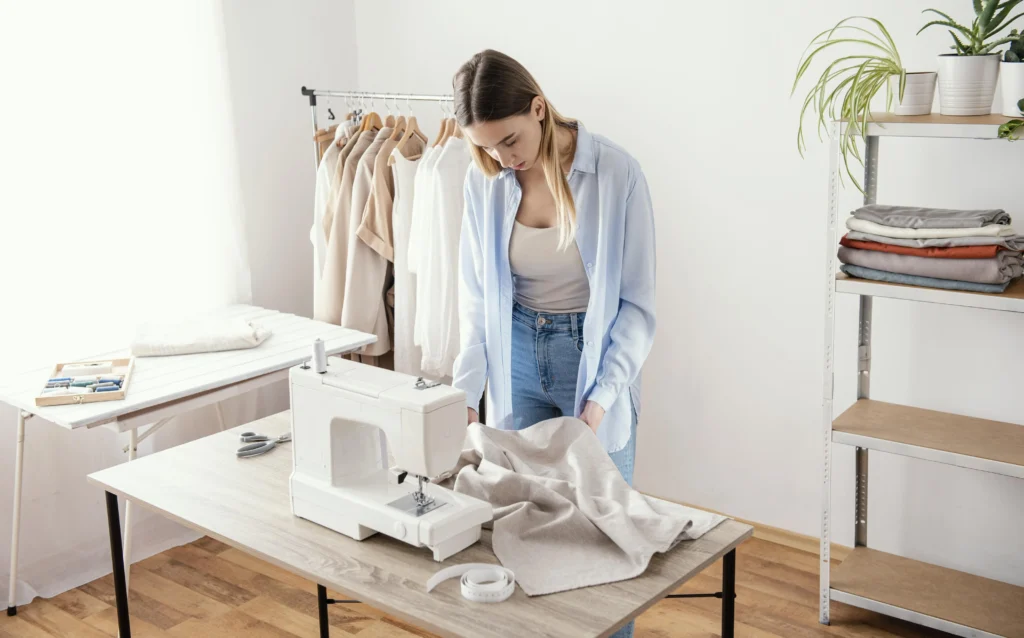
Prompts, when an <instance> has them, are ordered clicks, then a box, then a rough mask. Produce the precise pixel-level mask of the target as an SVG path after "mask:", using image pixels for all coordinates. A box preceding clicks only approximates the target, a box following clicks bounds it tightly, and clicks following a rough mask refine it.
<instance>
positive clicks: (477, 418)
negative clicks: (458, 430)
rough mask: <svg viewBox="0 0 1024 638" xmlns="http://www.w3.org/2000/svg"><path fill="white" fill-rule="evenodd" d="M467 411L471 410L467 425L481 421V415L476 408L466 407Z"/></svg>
mask: <svg viewBox="0 0 1024 638" xmlns="http://www.w3.org/2000/svg"><path fill="white" fill-rule="evenodd" d="M466 411H467V412H469V415H468V416H469V419H468V420H467V421H466V425H473V424H474V423H478V422H479V421H480V415H479V414H477V413H476V410H474V409H473V408H466Z"/></svg>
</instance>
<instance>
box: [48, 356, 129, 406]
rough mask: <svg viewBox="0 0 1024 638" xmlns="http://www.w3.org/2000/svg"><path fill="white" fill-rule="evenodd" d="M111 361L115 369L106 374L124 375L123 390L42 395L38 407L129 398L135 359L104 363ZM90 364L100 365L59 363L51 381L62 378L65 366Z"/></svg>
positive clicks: (113, 360)
mask: <svg viewBox="0 0 1024 638" xmlns="http://www.w3.org/2000/svg"><path fill="white" fill-rule="evenodd" d="M106 361H110V363H111V364H113V367H112V369H111V371H110V372H109V373H105V374H112V375H114V374H123V375H124V381H123V382H122V383H121V389H120V390H117V391H115V392H90V393H88V394H60V395H50V394H40V395H39V396H37V397H36V405H37V406H41V407H42V406H51V405H72V404H77V403H96V402H99V401H121V400H123V399H124V398H125V397H126V396H128V384H129V383H131V380H132V370H133V369H135V357H128V358H127V359H105V360H104V362H106ZM90 363H100V362H98V361H68V362H65V363H58V364H57V365H56V366H55V367H54V368H53V373H52V374H51V375H50V378H51V379H55V378H57V377H59V376H61V371H62V370H63V369H64V367H65V366H77V365H86V364H90Z"/></svg>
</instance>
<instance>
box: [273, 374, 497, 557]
mask: <svg viewBox="0 0 1024 638" xmlns="http://www.w3.org/2000/svg"><path fill="white" fill-rule="evenodd" d="M289 377H290V390H291V408H292V410H291V417H292V436H293V442H292V455H293V461H294V465H293V470H292V475H291V480H290V484H291V485H290V487H291V490H290V492H291V501H292V512H293V513H294V514H295V515H296V516H300V517H302V518H305V519H307V520H310V521H313V522H315V523H318V524H320V525H324V526H325V527H328V528H330V529H333V530H335V531H337V532H340V533H342V534H345V535H346V536H350V537H352V538H354V539H357V540H363V539H365V538H367V537H369V536H372V535H373V534H375V533H377V532H380V533H382V534H386V535H388V536H391V537H393V538H396V539H398V540H401V541H404V542H406V543H409V544H410V545H413V546H416V547H423V546H425V547H429V548H430V549H431V550H432V551H433V555H434V559H435V560H438V561H442V560H444V559H446V558H448V557H449V556H451V555H452V554H455V553H456V552H459V551H461V550H463V549H465V548H466V547H469V546H470V545H472V544H473V543H475V542H476V541H477V540H479V538H480V526H481V525H482V524H483V523H486V522H488V521H490V520H491V518H492V510H491V506H490V505H489V504H488V503H485V502H483V501H481V500H479V499H475V498H472V497H470V496H465V495H463V494H458V493H456V492H453V491H451V490H448V489H446V488H443V487H440V486H438V485H434V484H433V483H430V482H427V481H425V480H419V479H420V477H423V479H430V478H434V477H438V476H440V475H442V474H444V473H445V472H447V471H449V470H451V469H452V468H453V467H454V466H455V463H456V462H457V460H458V457H459V454H460V453H461V451H462V445H463V441H464V438H465V431H466V402H465V395H464V393H462V392H461V391H459V390H456V389H455V388H452V387H450V386H445V385H438V386H434V387H429V388H417V386H416V378H415V377H412V376H409V375H405V374H401V373H398V372H392V371H390V370H384V369H381V368H375V367H371V366H367V365H363V364H360V363H355V362H352V361H348V360H344V359H338V358H334V359H331V360H330V363H329V365H328V367H327V372H326V373H324V374H318V373H317V372H316V371H315V370H313V369H312V368H303V367H301V366H300V367H296V368H292V370H291V372H290V375H289ZM420 385H422V384H420ZM388 451H390V452H391V453H392V455H393V456H394V467H393V468H390V469H389V463H388ZM403 472H404V473H407V474H405V475H404V476H405V480H404V481H402V480H401V478H402V477H403ZM400 481H401V482H400Z"/></svg>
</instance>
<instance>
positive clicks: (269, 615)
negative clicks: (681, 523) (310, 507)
mask: <svg viewBox="0 0 1024 638" xmlns="http://www.w3.org/2000/svg"><path fill="white" fill-rule="evenodd" d="M721 569H722V568H721V562H719V563H717V564H715V565H712V566H711V567H709V568H708V569H707V570H706V571H705V572H704V573H702V574H701V575H699V576H698V577H697V578H695V579H693V580H692V581H691V582H690V583H688V584H687V585H686V586H685V587H683V588H682V589H680V590H679V592H680V593H698V592H714V591H718V590H719V589H720V587H721V573H722V572H721ZM736 580H737V595H738V598H737V601H736V622H737V625H736V635H737V636H742V637H747V636H750V637H755V638H766V637H769V636H780V637H785V638H802V637H805V636H908V637H910V636H912V637H918V636H930V637H932V636H945V635H946V634H943V633H941V632H936V631H932V630H928V629H923V628H920V627H917V626H916V625H911V624H909V623H905V622H902V621H898V620H893V619H890V618H887V617H885V616H880V615H878V614H874V613H871V612H867V611H863V610H860V609H856V608H853V607H847V606H846V605H841V604H837V603H833V604H832V625H831V626H830V627H823V626H821V625H819V624H818V607H817V599H818V557H817V555H815V554H811V553H808V552H804V551H800V550H797V549H792V548H789V547H784V546H782V545H777V544H775V543H771V542H768V541H765V540H760V539H756V538H755V539H752V540H750V541H748V542H747V543H745V544H744V545H742V546H741V547H740V549H739V551H738V557H737V578H736ZM329 595H333V596H335V597H343V596H342V595H340V594H336V593H329ZM130 609H131V614H132V635H133V636H140V637H142V638H148V637H163V638H166V637H169V636H173V637H176V638H186V637H189V638H191V637H193V636H223V637H225V638H231V637H233V636H239V637H244V638H264V637H275V638H293V637H295V636H317V635H318V630H317V620H316V618H317V611H316V586H315V585H314V584H313V583H310V582H308V581H306V580H304V579H302V578H299V577H297V576H293V575H292V574H289V573H288V572H285V571H283V570H281V569H279V568H277V567H274V566H272V565H269V564H267V563H264V562H262V561H259V560H257V559H255V558H251V557H250V556H248V555H247V554H244V553H242V552H239V551H238V550H235V549H231V548H229V547H227V546H226V545H223V544H221V543H219V542H217V541H215V540H212V539H209V538H204V539H201V540H198V541H196V542H195V543H192V544H191V545H186V546H184V547H177V548H174V549H171V550H168V551H166V552H164V553H163V554H159V555H157V556H154V557H152V558H149V559H147V560H144V561H142V562H139V563H136V564H135V565H133V566H132V576H131V598H130ZM329 609H330V617H331V627H332V628H331V636H332V637H335V638H347V637H349V636H359V638H412V637H414V636H431V634H429V633H427V632H424V631H421V630H419V629H417V628H415V627H411V626H409V625H407V624H406V623H403V622H401V621H398V620H395V619H392V618H389V617H388V616H386V615H384V614H382V613H380V612H378V611H376V610H374V609H372V608H370V607H368V606H366V605H360V604H354V605H332V606H331V607H330V608H329ZM720 611H721V602H720V601H718V600H716V599H687V600H679V599H676V600H665V601H662V602H660V603H658V604H657V605H655V606H654V607H652V608H651V609H649V610H648V611H647V612H646V613H644V614H643V615H642V616H640V617H639V618H638V619H637V624H636V636H637V637H638V638H662V637H669V636H671V637H676V636H680V637H710V636H718V635H719V632H720V627H721V625H720V623H721V616H720ZM116 635H117V620H116V615H115V610H114V589H113V584H112V581H111V579H110V577H109V576H107V577H104V578H101V579H99V580H97V581H94V582H92V583H89V584H87V585H83V586H82V587H79V588H78V589H74V590H71V591H69V592H66V593H63V594H61V595H59V596H56V597H54V598H51V599H36V600H35V601H33V602H32V603H31V604H29V605H26V606H25V607H22V608H20V609H19V610H18V615H17V616H15V617H13V618H9V617H7V616H0V638H44V637H51V636H69V637H72V636H73V637H78V636H81V637H83V638H101V637H105V636H116ZM511 635H512V634H510V636H511Z"/></svg>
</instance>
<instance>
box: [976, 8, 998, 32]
mask: <svg viewBox="0 0 1024 638" xmlns="http://www.w3.org/2000/svg"><path fill="white" fill-rule="evenodd" d="M998 6H999V0H986V2H985V8H984V9H983V10H982V12H981V13H980V14H978V30H979V31H981V32H982V33H984V32H985V31H987V30H988V25H989V23H990V22H991V21H992V14H994V13H995V12H996V7H998Z"/></svg>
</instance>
